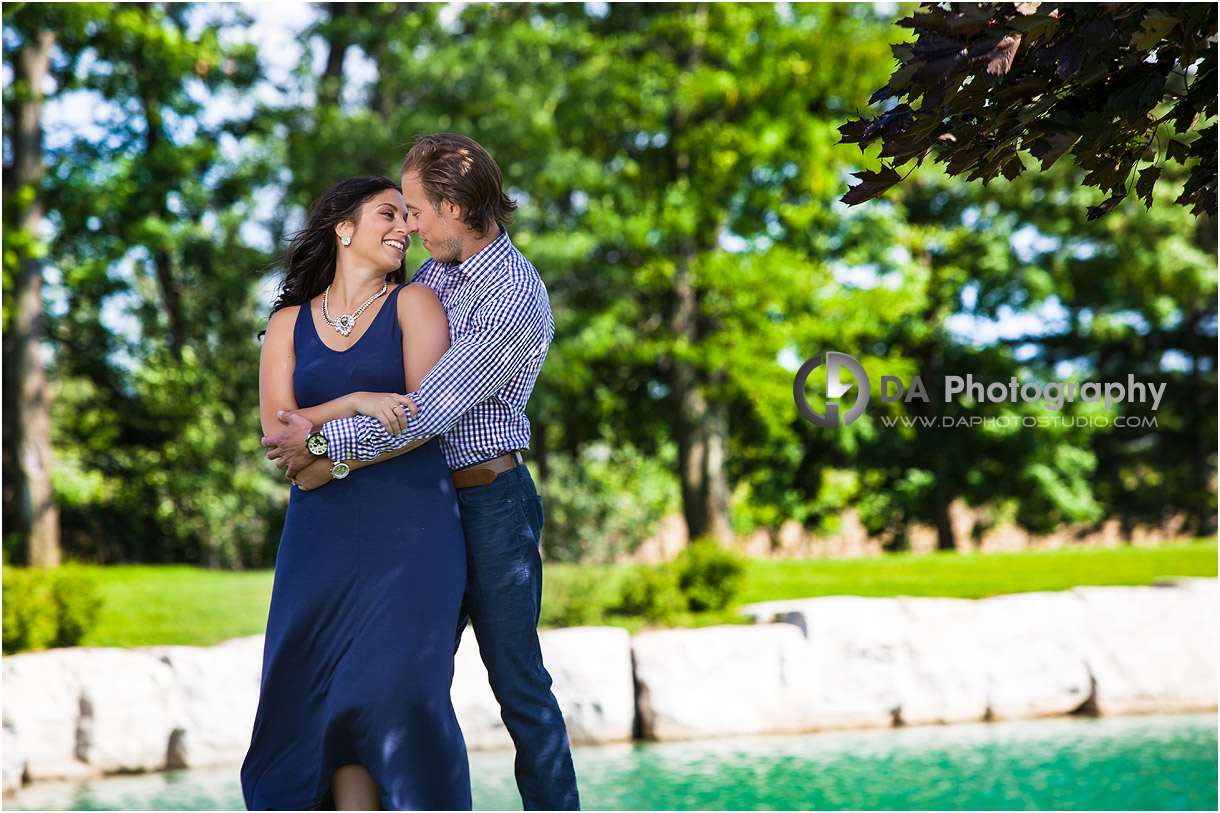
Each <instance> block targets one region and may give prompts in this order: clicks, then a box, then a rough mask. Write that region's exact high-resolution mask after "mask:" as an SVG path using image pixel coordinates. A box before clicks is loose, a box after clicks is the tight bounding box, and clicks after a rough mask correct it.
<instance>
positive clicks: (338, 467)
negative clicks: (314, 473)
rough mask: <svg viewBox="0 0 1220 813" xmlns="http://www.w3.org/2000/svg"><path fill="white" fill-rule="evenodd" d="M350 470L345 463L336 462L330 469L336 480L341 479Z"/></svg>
mask: <svg viewBox="0 0 1220 813" xmlns="http://www.w3.org/2000/svg"><path fill="white" fill-rule="evenodd" d="M351 470H352V468H351V466H349V465H347V464H346V463H336V464H335V467H334V468H333V469H331V470H330V473H331V476H332V477H334V478H335V479H336V480H342V479H343V478H344V477H346V476H347V474H348V472H350V471H351Z"/></svg>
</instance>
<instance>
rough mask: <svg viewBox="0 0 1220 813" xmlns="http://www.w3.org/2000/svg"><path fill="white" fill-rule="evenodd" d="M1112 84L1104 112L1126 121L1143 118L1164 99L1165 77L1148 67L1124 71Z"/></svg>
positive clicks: (1142, 66)
mask: <svg viewBox="0 0 1220 813" xmlns="http://www.w3.org/2000/svg"><path fill="white" fill-rule="evenodd" d="M1114 84H1115V86H1114V89H1113V90H1112V91H1111V94H1110V98H1109V99H1107V100H1106V104H1105V108H1104V110H1105V111H1106V112H1107V113H1109V114H1110V115H1113V116H1120V117H1122V118H1124V119H1126V120H1127V121H1134V120H1136V119H1138V118H1139V117H1140V116H1143V115H1144V114H1145V113H1147V112H1148V111H1149V110H1151V109H1152V108H1153V107H1154V106H1156V103H1157V102H1159V101H1160V100H1161V99H1163V98H1164V97H1165V77H1164V76H1162V75H1161V74H1160V73H1159V72H1157V71H1156V69H1154V68H1152V67H1149V66H1144V65H1141V66H1139V67H1135V68H1128V69H1126V70H1124V71H1123V72H1122V73H1120V74H1119V75H1118V77H1117V79H1116V80H1115V83H1114Z"/></svg>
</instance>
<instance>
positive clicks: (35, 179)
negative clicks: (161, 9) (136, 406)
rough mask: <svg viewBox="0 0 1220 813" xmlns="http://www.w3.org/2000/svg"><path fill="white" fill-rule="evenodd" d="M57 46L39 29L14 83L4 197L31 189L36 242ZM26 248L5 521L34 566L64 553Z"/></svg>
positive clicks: (9, 358)
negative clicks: (46, 95)
mask: <svg viewBox="0 0 1220 813" xmlns="http://www.w3.org/2000/svg"><path fill="white" fill-rule="evenodd" d="M54 44H55V35H54V34H53V33H52V32H50V31H43V32H40V33H39V35H38V36H37V38H36V39H32V40H31V41H29V42H27V43H26V44H25V45H24V46H23V47H22V48H21V51H20V53H19V55H18V57H17V59H15V60H14V61H13V67H14V73H15V76H14V80H15V81H14V84H15V85H18V86H19V87H21V88H24V89H26V90H27V91H28V92H27V93H26V94H25V95H24V97H21V98H19V99H18V100H17V101H16V102H14V104H13V107H12V108H11V109H12V110H13V111H14V113H15V115H14V119H15V121H14V124H15V128H14V132H13V137H12V150H13V166H12V169H11V171H10V172H8V173H6V177H5V181H6V183H5V187H6V188H5V195H4V197H5V201H6V203H7V204H8V205H14V206H16V205H20V204H19V203H18V202H17V201H18V200H20V198H19V197H18V196H17V195H14V194H12V193H15V192H18V191H20V190H22V189H25V188H32V189H33V191H34V194H33V196H32V197H31V198H30V201H29V204H28V205H27V207H26V208H25V210H24V211H22V212H21V214H20V216H19V218H18V223H19V224H20V228H21V230H22V231H23V232H24V233H25V234H26V235H27V237H28V238H29V239H30V240H36V239H37V236H38V233H39V230H40V228H41V226H42V219H43V203H42V197H41V192H40V190H39V186H40V184H41V182H42V174H43V167H42V100H43V93H42V85H43V82H44V80H45V79H46V77H47V74H48V72H49V71H50V66H51V49H52V47H53V46H54ZM23 248H24V247H23ZM25 250H26V251H27V253H26V256H24V257H22V259H21V264H20V267H19V269H18V272H17V279H16V280H15V285H14V290H13V305H14V310H15V313H14V314H13V316H12V319H11V320H10V322H9V325H8V330H6V331H5V335H4V406H5V409H4V418H5V421H4V423H5V432H4V442H5V443H4V445H5V451H4V458H5V466H4V475H5V485H4V495H5V519H6V524H7V521H13V526H12V527H13V529H14V530H16V531H17V532H18V533H19V534H20V535H21V536H22V537H23V539H24V541H25V543H26V552H27V553H26V561H27V562H28V564H30V565H31V566H39V567H42V566H46V567H51V566H54V565H57V564H59V558H60V554H59V511H58V509H57V508H56V506H55V502H54V498H53V495H52V491H51V394H50V388H49V386H48V384H47V374H46V369H45V368H44V367H43V360H42V336H43V327H42V263H41V262H40V261H39V259H38V258H37V257H35V256H32V255H31V254H30V253H28V249H25ZM10 499H11V502H10Z"/></svg>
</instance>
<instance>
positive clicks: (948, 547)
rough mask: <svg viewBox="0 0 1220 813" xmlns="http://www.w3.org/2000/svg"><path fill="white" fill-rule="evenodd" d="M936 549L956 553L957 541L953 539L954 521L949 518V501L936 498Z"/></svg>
mask: <svg viewBox="0 0 1220 813" xmlns="http://www.w3.org/2000/svg"><path fill="white" fill-rule="evenodd" d="M936 549H937V550H943V551H956V550H957V540H955V539H954V538H953V519H952V517H950V516H949V500H947V499H946V498H944V497H942V496H940V495H937V497H936Z"/></svg>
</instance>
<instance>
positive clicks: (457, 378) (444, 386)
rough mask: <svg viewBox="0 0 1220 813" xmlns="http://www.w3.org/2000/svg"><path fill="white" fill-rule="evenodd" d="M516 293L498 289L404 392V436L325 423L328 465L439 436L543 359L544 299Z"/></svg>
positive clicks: (356, 422) (368, 424)
mask: <svg viewBox="0 0 1220 813" xmlns="http://www.w3.org/2000/svg"><path fill="white" fill-rule="evenodd" d="M521 293H522V292H514V291H513V290H512V289H511V287H510V286H504V287H503V288H502V289H501V290H500V291H498V292H497V293H496V295H494V296H492V297H490V298H489V299H488V301H487V302H486V303H485V304H484V305H483V306H482V307H481V308H479V309H478V310H477V311H476V312H475V313H474V314H473V318H472V320H471V323H472V324H471V328H472V329H471V330H469V332H466V333H464V334H463V335H461V336H460V337H459V338H458V340H457V342H455V343H454V345H453V346H452V347H450V348H449V349H448V350H447V351H446V352H445V354H444V355H443V356H441V358H440V360H439V361H438V362H437V363H436V365H435V366H434V367H433V368H432V369H431V370H430V371H429V372H428V374H427V375H426V376H425V377H424V380H423V381H422V382H421V383H420V388H419V390H417V391H416V392H413V393H409V395H410V397H411V399H412V400H413V401H415V403H416V405H417V406H418V407H419V412H418V413H417V414H416V416H415V417H414V418H412V419H411V420H410V422H409V423H408V424H407V430H406V431H405V432H404V433H402V434H400V435H391V434H390V433H389V432H388V431H386V429H385V427H384V426H382V425H381V423H380V422H378V421H377V420H376V419H375V418H371V417H369V416H367V415H357V416H355V417H352V418H341V419H338V420H334V421H328V422H327V423H326V424H325V425H324V426H323V428H322V434H324V435H325V436H326V440H327V442H328V444H329V450H330V451H329V455H328V456H329V457H330V458H331V459H332V460H365V461H367V460H375V459H376V458H378V457H380V456H381V455H383V454H387V453H389V452H395V451H398V450H399V449H402V448H403V447H404V446H406V445H407V444H409V443H412V442H414V441H417V440H421V439H424V438H430V437H434V436H436V435H439V434H442V433H444V432H445V431H447V430H448V429H449V428H450V427H452V426H453V425H454V424H455V423H456V422H457V421H458V420H459V419H460V418H461V417H462V416H463V415H465V414H466V413H467V412H468V411H469V410H470V409H471V407H473V406H474V405H476V404H478V403H479V402H481V401H483V400H485V399H486V398H489V397H490V396H492V395H493V394H495V393H496V392H497V391H498V390H500V389H501V388H502V387H504V386H505V385H506V384H507V383H508V381H509V380H510V379H511V378H512V377H513V375H514V374H516V373H517V372H518V371H520V370H521V369H522V368H523V367H525V365H527V364H528V363H529V362H530V361H531V360H533V359H535V358H536V357H537V356H538V355H539V354H542V355H545V353H546V350H547V345H548V343H549V341H550V335H549V333H550V329H549V324H550V323H549V320H548V319H547V315H548V313H549V310H548V308H547V306H546V302H545V296H546V294H545V292H544V291H543V292H538V291H531V292H528V294H527V295H525V296H522V295H521ZM540 296H541V297H542V301H541V302H539V299H538V298H539V297H540Z"/></svg>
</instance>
